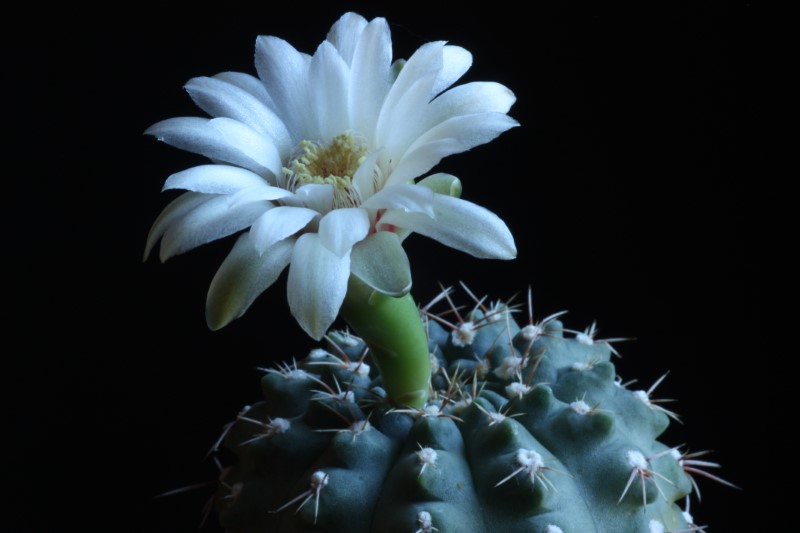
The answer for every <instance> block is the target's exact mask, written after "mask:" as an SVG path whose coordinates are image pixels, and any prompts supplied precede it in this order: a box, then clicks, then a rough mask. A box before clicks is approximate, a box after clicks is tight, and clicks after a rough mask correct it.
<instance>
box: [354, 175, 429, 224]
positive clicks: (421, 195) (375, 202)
mask: <svg viewBox="0 0 800 533" xmlns="http://www.w3.org/2000/svg"><path fill="white" fill-rule="evenodd" d="M433 202H434V193H433V191H431V190H430V189H429V188H428V187H420V186H418V185H410V184H408V183H401V184H400V185H393V186H391V187H385V188H383V189H381V190H380V191H378V192H377V193H376V194H375V195H374V196H372V197H371V198H369V199H368V200H367V201H366V202H364V203H362V204H361V207H363V208H364V209H402V210H403V211H406V212H409V213H424V214H425V215H426V216H429V217H432V216H433V214H434V213H433Z"/></svg>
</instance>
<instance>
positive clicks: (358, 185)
mask: <svg viewBox="0 0 800 533" xmlns="http://www.w3.org/2000/svg"><path fill="white" fill-rule="evenodd" d="M380 155H381V153H380V150H376V151H374V152H372V153H371V154H369V155H367V157H366V158H365V159H364V161H362V163H361V164H360V165H359V166H358V170H356V173H355V175H353V187H354V188H355V190H356V191H357V192H358V196H359V198H361V200H362V201H363V200H366V199H367V198H369V197H370V196H372V195H373V194H374V193H375V191H376V190H378V187H379V186H380V185H379V184H378V183H377V181H376V179H375V165H376V163H377V162H378V157H379V156H380Z"/></svg>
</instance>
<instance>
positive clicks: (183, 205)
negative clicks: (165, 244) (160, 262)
mask: <svg viewBox="0 0 800 533" xmlns="http://www.w3.org/2000/svg"><path fill="white" fill-rule="evenodd" d="M212 198H215V197H214V196H209V195H207V194H200V193H195V192H187V193H184V194H181V195H180V196H178V197H177V198H175V199H174V200H172V202H170V203H169V205H167V207H165V208H164V210H163V211H161V214H160V215H158V218H156V220H155V222H153V225H152V226H151V227H150V232H149V233H148V235H147V244H145V247H144V261H147V258H148V257H150V252H151V251H153V246H155V244H156V243H157V242H158V239H160V238H161V237H162V236H163V235H164V233H165V232H166V231H167V230H168V229H169V227H170V226H171V225H172V224H174V223H175V221H176V220H180V219H181V218H183V217H185V216H186V214H187V213H189V212H190V211H192V210H193V209H195V208H196V207H197V206H199V205H200V204H202V203H203V202H207V201H209V200H211V199H212Z"/></svg>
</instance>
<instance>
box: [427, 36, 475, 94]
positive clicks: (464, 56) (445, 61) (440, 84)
mask: <svg viewBox="0 0 800 533" xmlns="http://www.w3.org/2000/svg"><path fill="white" fill-rule="evenodd" d="M471 66H472V54H471V53H469V51H468V50H466V49H464V48H461V47H460V46H453V45H448V46H445V47H444V48H443V49H442V70H441V72H439V77H438V78H437V79H436V84H435V85H434V86H433V94H439V93H440V92H442V91H443V90H445V89H447V88H448V87H450V86H451V85H453V84H454V83H455V82H456V81H458V79H459V78H460V77H461V76H463V75H464V74H465V73H466V72H467V71H468V70H469V67H471Z"/></svg>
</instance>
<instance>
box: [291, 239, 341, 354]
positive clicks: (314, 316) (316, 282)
mask: <svg viewBox="0 0 800 533" xmlns="http://www.w3.org/2000/svg"><path fill="white" fill-rule="evenodd" d="M349 276H350V253H346V254H345V255H344V256H342V257H339V256H337V255H336V254H334V253H333V252H331V251H330V250H328V249H327V248H326V247H325V246H323V245H322V243H320V239H319V235H317V234H316V233H306V234H304V235H301V236H300V238H299V239H297V243H296V244H295V246H294V251H293V252H292V264H291V266H290V267H289V278H288V282H287V285H288V287H287V296H288V300H289V309H290V310H291V312H292V315H293V316H294V317H295V318H296V319H297V322H298V323H299V324H300V327H301V328H303V330H304V331H305V332H306V333H308V334H309V335H310V336H311V337H312V338H314V339H316V340H319V339H321V338H322V336H323V335H324V334H325V332H326V331H327V330H328V328H329V327H330V325H331V324H332V323H333V321H334V320H335V319H336V315H338V314H339V308H341V306H342V302H343V301H344V297H345V295H346V294H347V278H348V277H349Z"/></svg>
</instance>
